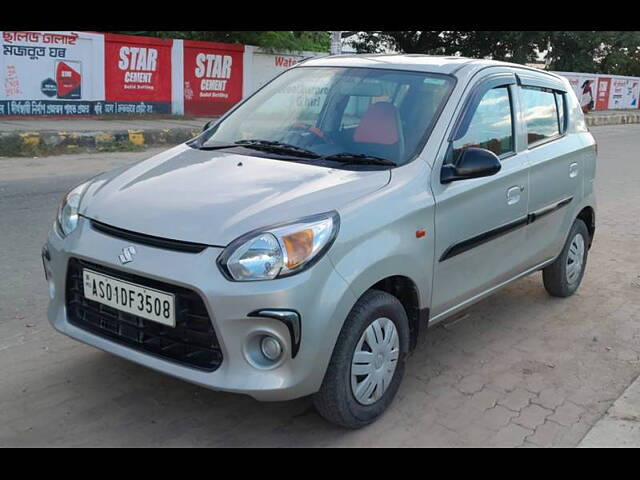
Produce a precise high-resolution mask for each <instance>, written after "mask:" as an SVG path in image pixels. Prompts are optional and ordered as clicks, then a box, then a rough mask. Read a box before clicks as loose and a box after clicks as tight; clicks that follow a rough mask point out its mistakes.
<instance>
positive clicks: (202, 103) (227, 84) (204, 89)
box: [183, 40, 244, 115]
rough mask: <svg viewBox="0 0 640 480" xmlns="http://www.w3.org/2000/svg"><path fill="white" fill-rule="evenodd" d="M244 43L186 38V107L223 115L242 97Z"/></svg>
mask: <svg viewBox="0 0 640 480" xmlns="http://www.w3.org/2000/svg"><path fill="white" fill-rule="evenodd" d="M243 57H244V45H235V44H226V43H214V42H198V41H192V40H185V41H184V53H183V64H184V111H185V113H186V114H188V115H221V114H223V113H224V112H226V111H227V110H229V109H230V108H231V107H232V106H233V105H235V104H236V103H237V102H239V101H240V100H241V99H242V81H243Z"/></svg>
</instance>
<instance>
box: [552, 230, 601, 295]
mask: <svg viewBox="0 0 640 480" xmlns="http://www.w3.org/2000/svg"><path fill="white" fill-rule="evenodd" d="M578 234H580V235H582V238H583V239H584V254H583V257H582V269H581V271H580V273H579V274H578V277H577V278H576V279H575V280H574V281H573V282H571V283H569V281H568V279H567V259H568V255H569V248H570V247H571V243H572V241H573V239H574V238H575V237H576V235H578ZM590 243H591V239H590V235H589V230H588V229H587V226H586V225H585V223H584V222H583V221H582V220H580V219H576V221H575V222H573V225H572V226H571V230H570V231H569V236H568V237H567V241H566V243H565V245H564V248H563V249H562V253H560V256H558V258H556V260H555V261H554V262H553V263H552V264H551V265H548V266H547V267H545V268H544V269H543V270H542V281H543V282H544V288H545V289H546V290H547V292H548V293H549V295H552V296H554V297H569V296H571V295H573V294H574V293H575V291H576V290H577V289H578V287H579V286H580V282H582V277H583V276H584V271H585V270H586V268H587V256H588V252H589V245H590Z"/></svg>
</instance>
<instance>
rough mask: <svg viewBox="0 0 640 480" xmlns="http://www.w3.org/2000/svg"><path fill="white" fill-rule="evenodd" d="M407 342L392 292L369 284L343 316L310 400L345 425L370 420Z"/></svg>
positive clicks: (389, 392)
mask: <svg viewBox="0 0 640 480" xmlns="http://www.w3.org/2000/svg"><path fill="white" fill-rule="evenodd" d="M408 348H409V323H408V319H407V314H406V312H405V309H404V307H403V306H402V304H401V303H400V301H399V300H398V299H397V298H396V297H394V296H393V295H391V294H389V293H386V292H383V291H379V290H369V291H368V292H366V293H365V294H364V295H363V296H362V297H361V298H360V299H359V300H358V302H357V303H356V304H355V305H354V307H353V308H352V310H351V312H350V313H349V316H348V317H347V319H346V321H345V323H344V326H343V327H342V331H341V332H340V336H339V337H338V341H337V343H336V346H335V349H334V352H333V355H332V357H331V362H330V363H329V367H328V368H327V372H326V374H325V378H324V381H323V383H322V387H321V388H320V391H319V392H318V393H316V395H315V396H314V404H315V406H316V409H317V410H318V412H320V414H321V415H322V416H323V417H325V418H326V419H327V420H329V421H331V422H333V423H336V424H338V425H341V426H343V427H347V428H360V427H363V426H365V425H368V424H370V423H372V422H373V421H375V420H376V419H377V418H378V417H380V415H382V413H383V412H384V411H385V410H386V409H387V407H388V406H389V404H390V403H391V402H392V400H393V398H394V397H395V395H396V392H397V391H398V388H399V386H400V382H401V381H402V377H403V374H404V368H405V361H406V356H407V351H408Z"/></svg>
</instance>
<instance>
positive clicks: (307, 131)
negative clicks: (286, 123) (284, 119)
mask: <svg viewBox="0 0 640 480" xmlns="http://www.w3.org/2000/svg"><path fill="white" fill-rule="evenodd" d="M291 131H292V133H293V132H295V134H297V135H299V137H300V138H301V139H303V140H305V141H304V143H305V145H314V144H316V143H318V140H319V141H320V143H332V141H331V139H330V138H329V137H328V136H327V134H325V133H324V132H323V131H322V130H320V129H319V128H318V127H314V126H313V125H310V124H308V123H296V124H294V125H292V126H291ZM290 134H291V133H290ZM290 134H288V135H290ZM288 135H287V136H288Z"/></svg>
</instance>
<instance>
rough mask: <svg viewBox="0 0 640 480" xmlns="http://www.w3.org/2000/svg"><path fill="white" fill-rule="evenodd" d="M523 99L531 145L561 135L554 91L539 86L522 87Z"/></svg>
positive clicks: (528, 137) (528, 139) (528, 140)
mask: <svg viewBox="0 0 640 480" xmlns="http://www.w3.org/2000/svg"><path fill="white" fill-rule="evenodd" d="M521 99H522V108H523V111H524V119H525V123H526V125H527V142H528V144H529V145H532V144H536V143H540V142H544V141H546V140H548V139H550V138H553V137H556V136H558V135H560V126H559V117H558V109H557V107H556V98H555V94H554V92H552V91H550V90H542V89H537V88H523V89H521ZM563 117H564V115H563ZM563 122H564V120H563Z"/></svg>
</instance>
